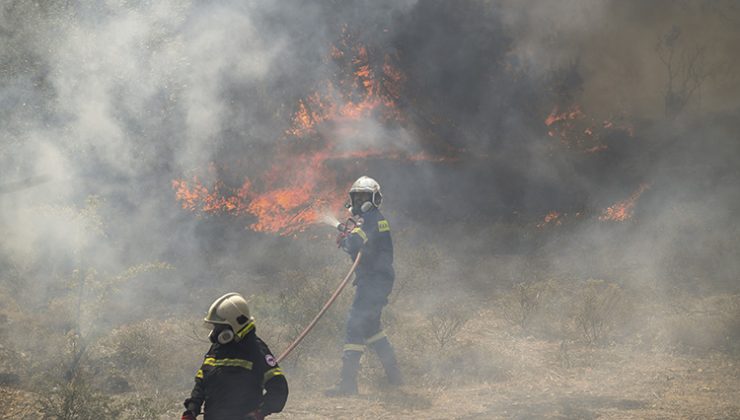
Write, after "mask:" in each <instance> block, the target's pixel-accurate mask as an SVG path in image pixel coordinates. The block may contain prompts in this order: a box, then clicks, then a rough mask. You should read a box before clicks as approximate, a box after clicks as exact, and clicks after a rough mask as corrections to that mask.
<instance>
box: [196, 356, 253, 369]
mask: <svg viewBox="0 0 740 420" xmlns="http://www.w3.org/2000/svg"><path fill="white" fill-rule="evenodd" d="M203 364H204V365H208V366H236V367H240V368H244V369H246V370H252V362H250V361H249V360H244V359H214V358H213V357H207V358H206V360H204V361H203Z"/></svg>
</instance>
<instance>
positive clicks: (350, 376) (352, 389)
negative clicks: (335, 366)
mask: <svg viewBox="0 0 740 420" xmlns="http://www.w3.org/2000/svg"><path fill="white" fill-rule="evenodd" d="M361 357H362V352H361V351H357V350H344V354H343V355H342V373H341V376H340V380H339V383H338V384H337V385H335V386H334V387H332V388H329V389H327V390H326V391H325V392H324V395H326V396H327V397H345V396H349V395H357V373H358V372H359V370H360V358H361Z"/></svg>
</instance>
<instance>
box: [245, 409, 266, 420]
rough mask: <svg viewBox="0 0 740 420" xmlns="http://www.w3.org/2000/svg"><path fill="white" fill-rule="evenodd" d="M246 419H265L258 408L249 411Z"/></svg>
mask: <svg viewBox="0 0 740 420" xmlns="http://www.w3.org/2000/svg"><path fill="white" fill-rule="evenodd" d="M247 419H249V420H265V415H264V414H262V411H260V410H259V408H258V409H256V410H254V411H252V412H251V413H249V414H247Z"/></svg>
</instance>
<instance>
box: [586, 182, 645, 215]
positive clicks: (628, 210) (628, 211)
mask: <svg viewBox="0 0 740 420" xmlns="http://www.w3.org/2000/svg"><path fill="white" fill-rule="evenodd" d="M648 188H650V185H649V184H640V187H639V188H638V189H637V191H635V192H634V193H632V195H630V196H629V198H627V199H626V200H622V201H619V202H617V203H615V204H614V205H612V206H609V207H607V208H606V209H604V211H603V212H602V213H601V216H599V220H602V221H606V220H609V221H615V222H623V221H625V220H628V219H630V218H631V217H632V214H633V213H634V209H635V205H636V204H637V200H638V199H639V198H640V196H641V195H642V193H644V192H645V190H647V189H648Z"/></svg>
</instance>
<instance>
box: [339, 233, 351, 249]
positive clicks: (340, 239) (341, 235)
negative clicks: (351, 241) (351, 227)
mask: <svg viewBox="0 0 740 420" xmlns="http://www.w3.org/2000/svg"><path fill="white" fill-rule="evenodd" d="M347 236H349V233H347V232H339V234H338V235H337V248H339V247H341V246H342V241H344V238H346V237H347Z"/></svg>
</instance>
